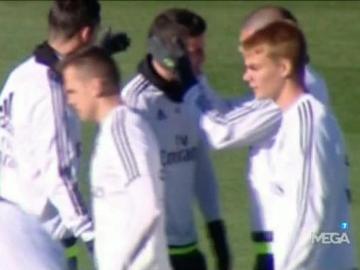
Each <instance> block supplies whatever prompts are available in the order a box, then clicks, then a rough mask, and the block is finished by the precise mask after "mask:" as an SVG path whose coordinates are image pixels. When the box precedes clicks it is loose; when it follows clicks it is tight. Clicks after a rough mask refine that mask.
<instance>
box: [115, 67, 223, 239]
mask: <svg viewBox="0 0 360 270" xmlns="http://www.w3.org/2000/svg"><path fill="white" fill-rule="evenodd" d="M121 97H122V99H123V100H124V102H125V103H126V104H127V106H129V107H132V108H134V109H135V110H137V111H139V112H140V113H141V114H142V115H143V116H144V117H145V118H146V119H147V120H148V122H149V123H150V125H151V127H152V128H153V129H154V131H155V135H156V137H157V140H158V142H159V147H160V153H161V162H162V165H163V177H164V187H165V213H166V232H167V239H168V244H169V245H170V246H182V245H188V244H192V243H195V242H197V240H198V237H197V232H196V224H195V219H194V212H193V209H194V206H195V204H194V203H195V202H196V201H197V202H198V203H199V206H200V210H201V212H202V214H203V216H204V218H205V220H206V221H207V222H209V221H213V220H218V219H221V213H220V212H221V211H220V206H219V204H220V203H219V194H218V185H217V181H216V177H215V173H214V169H213V166H212V163H211V159H210V156H209V153H208V151H209V150H208V146H207V145H206V143H205V140H204V135H203V133H202V132H201V130H200V128H199V126H198V123H197V121H196V119H195V118H194V117H192V115H191V114H189V112H188V111H187V108H186V105H185V104H184V103H181V102H178V103H177V102H173V101H172V100H170V99H169V98H168V97H166V96H165V94H164V92H163V91H161V90H159V88H158V87H157V86H155V85H154V84H153V83H152V82H150V81H149V80H148V79H147V78H145V76H144V75H143V74H141V73H139V74H137V75H136V76H135V77H134V78H133V79H132V80H131V81H130V82H129V83H128V84H127V85H126V86H125V87H124V89H122V91H121Z"/></svg>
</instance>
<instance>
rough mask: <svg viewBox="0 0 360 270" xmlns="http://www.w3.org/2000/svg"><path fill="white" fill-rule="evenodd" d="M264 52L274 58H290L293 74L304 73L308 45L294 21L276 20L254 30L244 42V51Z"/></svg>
mask: <svg viewBox="0 0 360 270" xmlns="http://www.w3.org/2000/svg"><path fill="white" fill-rule="evenodd" d="M253 50H255V52H258V53H260V52H263V51H264V50H266V52H267V53H268V56H269V57H270V58H272V59H274V60H278V59H281V58H285V59H288V60H290V63H291V66H292V69H291V74H292V75H296V76H297V77H299V75H302V74H303V72H304V68H305V65H306V62H307V46H306V40H305V36H304V34H303V32H302V31H301V30H300V28H299V27H297V26H296V25H295V24H294V23H290V22H288V21H276V22H273V23H270V24H268V25H267V26H265V27H264V28H261V29H260V30H258V31H256V32H254V33H253V34H252V35H250V36H249V37H248V38H246V39H245V40H244V41H243V43H242V51H243V52H244V53H247V52H249V51H253Z"/></svg>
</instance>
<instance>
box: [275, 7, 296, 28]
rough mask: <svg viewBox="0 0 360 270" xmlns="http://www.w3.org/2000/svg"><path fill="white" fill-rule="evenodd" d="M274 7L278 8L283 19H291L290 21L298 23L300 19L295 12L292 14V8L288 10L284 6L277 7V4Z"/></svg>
mask: <svg viewBox="0 0 360 270" xmlns="http://www.w3.org/2000/svg"><path fill="white" fill-rule="evenodd" d="M274 8H277V9H278V11H279V12H280V14H281V16H282V17H283V19H285V20H289V21H292V22H294V23H296V24H298V20H297V19H296V18H295V16H294V14H292V13H291V11H290V10H288V9H286V8H284V7H277V6H274Z"/></svg>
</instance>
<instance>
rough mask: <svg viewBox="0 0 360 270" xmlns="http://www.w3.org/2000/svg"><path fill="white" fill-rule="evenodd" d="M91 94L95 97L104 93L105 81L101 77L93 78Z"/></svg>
mask: <svg viewBox="0 0 360 270" xmlns="http://www.w3.org/2000/svg"><path fill="white" fill-rule="evenodd" d="M90 83H91V90H90V92H91V96H92V97H94V98H97V97H100V96H101V95H102V94H103V82H102V80H101V79H100V78H96V77H95V78H91V81H90Z"/></svg>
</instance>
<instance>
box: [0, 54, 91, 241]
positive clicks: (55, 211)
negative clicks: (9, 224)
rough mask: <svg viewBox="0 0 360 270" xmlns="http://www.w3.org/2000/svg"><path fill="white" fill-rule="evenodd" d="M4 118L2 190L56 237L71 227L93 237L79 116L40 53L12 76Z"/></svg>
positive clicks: (1, 104)
mask: <svg viewBox="0 0 360 270" xmlns="http://www.w3.org/2000/svg"><path fill="white" fill-rule="evenodd" d="M0 124H1V126H0V157H1V162H0V179H1V180H0V195H1V196H3V197H4V198H6V199H8V200H10V201H13V202H15V203H17V204H18V205H19V206H20V207H21V208H22V209H24V210H25V211H26V212H28V213H30V214H33V215H36V216H37V217H38V218H39V219H40V221H41V223H42V224H43V225H44V226H45V228H46V229H47V230H48V231H49V232H50V234H51V235H52V236H53V238H56V239H62V238H64V237H67V235H66V233H68V232H69V231H67V230H66V229H69V230H70V231H71V232H72V233H73V234H74V235H75V236H76V237H77V236H80V235H81V237H82V238H83V239H84V240H85V241H87V240H90V239H92V237H93V233H92V222H91V220H90V218H89V216H88V214H87V213H86V210H85V208H84V205H83V204H82V202H81V196H80V194H79V191H78V187H77V181H76V180H77V179H76V174H77V169H78V164H79V158H80V134H79V131H80V126H79V122H78V121H77V117H76V116H75V115H74V114H73V113H72V111H71V110H70V109H69V108H68V106H66V102H65V96H64V92H63V90H62V86H61V82H60V80H59V78H58V76H56V74H55V73H54V72H53V71H51V69H50V68H49V67H48V66H46V65H44V64H42V63H39V62H37V61H36V60H35V57H34V56H32V57H31V58H29V59H28V60H26V61H25V62H24V63H22V64H20V65H19V66H18V67H17V68H16V69H15V70H13V71H12V72H11V74H10V76H9V78H8V80H7V81H6V84H5V86H4V89H3V90H2V92H1V95H0ZM60 220H61V221H60ZM59 223H62V224H63V225H62V226H59Z"/></svg>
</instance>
